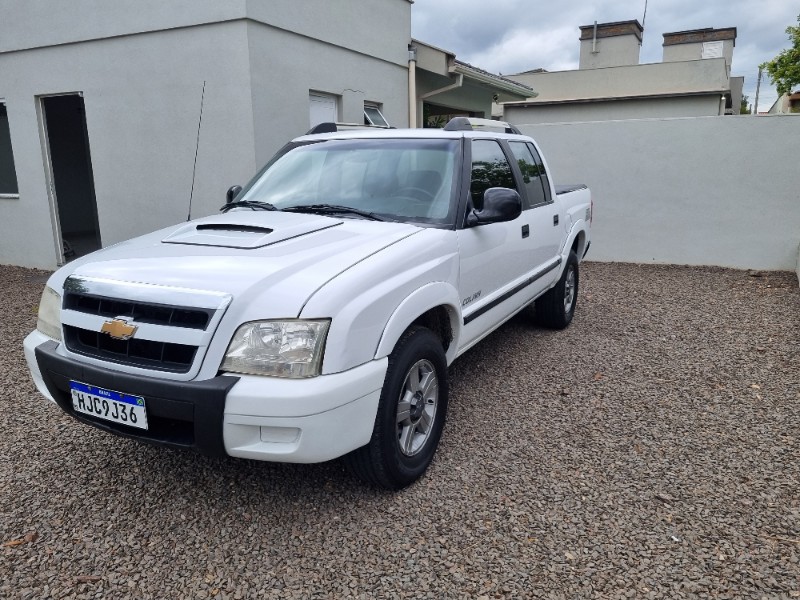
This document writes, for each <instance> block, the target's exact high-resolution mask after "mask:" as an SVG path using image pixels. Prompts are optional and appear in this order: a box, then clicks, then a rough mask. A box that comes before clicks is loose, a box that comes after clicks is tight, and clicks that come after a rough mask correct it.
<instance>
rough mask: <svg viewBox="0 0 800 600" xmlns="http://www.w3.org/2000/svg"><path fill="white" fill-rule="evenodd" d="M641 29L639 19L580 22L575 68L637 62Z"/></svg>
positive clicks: (633, 63)
mask: <svg viewBox="0 0 800 600" xmlns="http://www.w3.org/2000/svg"><path fill="white" fill-rule="evenodd" d="M643 33H644V29H643V28H642V26H641V24H639V21H636V20H634V21H617V22H615V23H596V24H594V25H582V26H581V37H580V41H581V58H580V66H579V67H578V68H579V69H598V68H601V67H621V66H623V65H638V64H639V50H641V48H642V34H643Z"/></svg>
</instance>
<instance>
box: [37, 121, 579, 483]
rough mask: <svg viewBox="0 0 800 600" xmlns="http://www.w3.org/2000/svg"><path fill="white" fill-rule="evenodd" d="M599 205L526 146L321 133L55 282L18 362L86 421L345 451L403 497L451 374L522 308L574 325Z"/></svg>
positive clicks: (509, 136)
mask: <svg viewBox="0 0 800 600" xmlns="http://www.w3.org/2000/svg"><path fill="white" fill-rule="evenodd" d="M592 210H593V205H592V198H591V194H590V192H589V190H588V189H587V188H586V187H585V186H580V185H578V186H567V187H564V188H557V187H555V186H554V185H553V182H552V180H551V176H550V172H549V170H548V167H547V163H546V161H545V160H544V158H543V157H542V154H541V152H540V150H539V148H538V146H537V145H536V143H535V142H534V140H532V139H531V138H530V137H527V136H524V135H521V134H520V133H519V131H518V130H517V129H516V128H515V127H513V126H511V125H508V124H507V123H502V122H498V121H485V120H476V119H467V118H463V117H458V118H455V119H453V120H452V121H451V122H450V123H448V125H447V126H446V127H445V128H444V129H439V130H433V129H407V130H401V129H358V130H356V129H350V130H343V129H342V128H341V127H338V126H336V125H335V124H331V123H328V124H322V125H320V126H317V127H316V128H315V129H314V130H312V132H311V133H310V134H308V135H305V136H302V137H299V138H297V139H295V140H293V141H291V142H290V143H288V144H287V145H286V146H284V147H283V148H282V149H281V150H280V151H279V152H278V153H277V154H276V156H275V157H274V158H272V159H271V160H270V161H269V163H268V164H267V165H266V166H265V167H264V168H263V169H262V170H261V171H260V172H259V173H258V174H257V175H256V176H255V177H254V178H253V179H252V180H251V181H250V182H249V183H248V184H247V185H246V186H245V187H244V188H240V187H239V186H234V187H232V188H231V189H230V190H229V191H228V197H227V202H226V204H225V205H224V206H223V207H222V208H221V211H220V214H218V215H215V216H209V217H205V218H199V219H196V220H192V221H189V222H186V223H183V224H179V225H175V226H172V227H169V228H167V229H163V230H161V231H156V232H155V233H151V234H148V235H144V236H142V237H138V238H136V239H132V240H130V241H127V242H123V243H120V244H117V245H115V246H112V247H109V248H105V249H102V250H99V251H97V252H95V253H93V254H90V255H87V256H84V257H81V258H79V259H77V260H74V261H73V262H70V263H68V264H67V265H65V266H64V267H62V268H60V269H59V270H58V271H56V272H55V273H54V274H53V275H52V276H51V277H50V279H49V281H48V283H47V286H46V288H45V290H44V292H43V295H42V300H41V304H40V307H39V316H38V322H37V328H36V330H35V331H34V332H32V333H31V334H30V335H28V337H27V338H26V339H25V342H24V347H25V355H26V359H27V362H28V365H29V368H30V371H31V374H32V376H33V380H34V382H35V384H36V387H37V388H38V390H39V391H40V392H41V393H42V394H43V395H44V396H45V397H46V398H48V399H49V400H51V401H53V402H55V403H56V404H58V406H59V407H60V408H61V409H63V410H64V411H65V412H66V413H68V414H69V415H71V416H72V417H74V418H75V419H77V420H79V421H82V422H83V423H86V424H89V425H92V426H94V427H97V428H100V429H103V430H105V431H107V432H111V433H114V434H117V435H121V436H125V437H129V438H136V439H138V440H143V441H147V442H150V443H154V444H159V445H165V446H171V447H181V448H189V449H194V450H197V451H200V452H203V453H206V454H211V455H219V456H225V455H228V456H233V457H241V458H249V459H256V460H265V461H282V462H298V463H311V462H320V461H327V460H330V459H334V458H337V457H342V456H344V457H345V459H344V460H345V462H346V463H347V465H348V466H349V467H350V468H351V469H352V470H353V472H354V473H356V474H357V475H358V476H359V477H360V478H362V479H363V480H364V481H366V482H368V483H371V484H374V485H377V486H381V487H385V488H388V489H399V488H402V487H404V486H407V485H409V484H410V483H412V482H413V481H414V480H416V479H417V478H418V477H420V476H421V475H422V474H423V473H424V472H425V470H426V469H427V467H428V466H429V464H430V463H431V461H432V460H433V456H434V453H435V451H436V448H437V446H438V444H439V439H440V436H441V434H442V429H443V427H444V424H445V418H446V413H447V405H448V371H447V369H448V365H449V364H450V363H452V362H453V361H454V360H455V359H456V358H457V357H458V356H459V355H461V354H462V353H464V352H465V351H467V350H468V349H470V348H471V347H473V346H474V345H475V344H477V343H479V342H480V341H481V339H482V338H484V337H486V336H487V335H488V334H489V333H491V332H492V331H493V330H495V329H496V328H497V327H499V326H500V325H501V324H502V323H504V322H505V321H507V320H508V319H510V318H511V317H512V316H514V315H515V314H516V313H518V312H520V311H522V310H523V309H526V308H528V307H533V308H532V310H530V313H531V314H532V316H533V318H535V319H536V320H537V321H538V322H539V323H541V324H542V325H543V326H545V327H550V328H556V329H560V328H564V327H566V326H567V325H569V323H570V321H571V320H572V318H573V314H574V312H575V307H576V303H577V300H578V282H579V277H578V272H579V264H580V262H581V260H582V259H583V257H584V256H585V254H586V252H587V251H588V249H589V242H590V228H591V221H592Z"/></svg>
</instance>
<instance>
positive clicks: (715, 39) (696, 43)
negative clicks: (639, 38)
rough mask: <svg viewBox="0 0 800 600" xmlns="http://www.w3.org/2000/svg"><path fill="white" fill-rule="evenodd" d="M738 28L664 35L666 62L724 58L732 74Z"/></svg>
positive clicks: (697, 30) (664, 58) (696, 30)
mask: <svg viewBox="0 0 800 600" xmlns="http://www.w3.org/2000/svg"><path fill="white" fill-rule="evenodd" d="M735 45H736V27H725V28H723V29H711V28H708V29H692V30H690V31H676V32H674V33H665V34H664V57H663V59H662V60H663V61H664V62H675V61H682V60H701V59H703V58H724V59H725V64H726V66H727V67H728V75H730V72H731V62H732V61H733V47H734V46H735Z"/></svg>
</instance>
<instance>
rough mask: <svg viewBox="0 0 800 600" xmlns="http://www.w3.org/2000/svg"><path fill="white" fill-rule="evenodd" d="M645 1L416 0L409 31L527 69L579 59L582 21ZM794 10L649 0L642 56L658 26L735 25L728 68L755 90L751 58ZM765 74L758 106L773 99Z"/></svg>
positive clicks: (773, 47)
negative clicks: (732, 52)
mask: <svg viewBox="0 0 800 600" xmlns="http://www.w3.org/2000/svg"><path fill="white" fill-rule="evenodd" d="M644 7H645V2H644V0H639V1H633V2H630V1H629V2H619V1H616V2H615V1H612V0H597V1H595V2H592V3H586V2H581V1H579V0H562V1H561V2H556V3H545V2H539V1H535V0H533V1H532V0H495V1H494V2H493V3H491V4H490V5H489V6H488V7H487V4H486V3H485V2H484V1H482V0H481V1H479V0H416V3H415V4H414V5H413V6H412V9H411V14H412V27H411V31H412V35H413V36H414V37H415V38H417V39H419V40H421V41H424V42H427V43H430V44H433V45H435V46H439V47H441V48H444V49H446V50H449V51H452V52H454V53H455V54H456V56H457V57H458V58H459V59H460V60H463V61H466V62H469V63H471V64H473V65H475V66H477V67H480V68H482V69H486V70H488V71H492V72H495V73H506V74H508V73H515V72H519V71H524V70H527V69H533V68H540V67H541V68H545V69H548V70H550V71H556V70H563V69H574V68H577V65H578V53H579V45H578V36H579V33H580V32H579V29H578V28H579V27H580V26H581V25H591V24H592V23H593V22H594V21H595V20H596V21H598V22H600V23H604V22H611V21H627V20H631V19H638V20H639V21H640V22H641V21H642V18H643V17H644ZM798 12H800V7H798V5H797V3H796V0H761V1H760V2H753V1H752V0H706V1H705V2H703V3H698V2H697V0H648V3H647V16H646V20H645V34H644V40H643V44H642V51H641V55H640V61H641V62H643V63H644V62H660V61H661V56H662V51H663V50H662V43H663V37H662V34H663V33H669V32H674V31H685V30H687V29H701V28H705V27H717V28H718V27H736V28H737V33H738V38H737V40H736V48H735V50H734V55H733V57H734V58H733V74H734V75H743V76H744V77H745V90H744V93H745V94H747V95H748V96H750V100H751V102H752V101H753V100H754V97H755V86H756V80H757V75H758V65H759V64H760V63H762V62H764V61H766V60H770V59H771V58H773V57H774V56H775V55H776V54H777V53H778V52H779V51H780V50H781V49H783V48H786V47H788V45H789V42H788V40H787V39H786V34H785V33H784V30H785V29H786V27H787V26H789V25H793V24H795V22H796V19H797V13H798ZM776 97H777V96H776V94H775V91H774V88H773V87H772V86H771V85H770V84H769V81H768V80H767V79H766V77H765V78H764V80H763V81H762V86H761V100H760V102H759V108H760V109H761V110H767V109H768V108H769V106H770V105H771V104H772V102H773V101H774V100H775V98H776Z"/></svg>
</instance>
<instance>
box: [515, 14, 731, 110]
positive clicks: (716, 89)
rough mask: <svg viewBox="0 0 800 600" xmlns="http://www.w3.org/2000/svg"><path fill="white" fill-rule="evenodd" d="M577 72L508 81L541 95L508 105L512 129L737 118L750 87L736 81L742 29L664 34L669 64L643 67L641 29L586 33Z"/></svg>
mask: <svg viewBox="0 0 800 600" xmlns="http://www.w3.org/2000/svg"><path fill="white" fill-rule="evenodd" d="M580 30H581V36H580V65H579V68H578V70H574V71H557V72H548V71H545V70H543V69H536V70H533V71H526V72H523V73H518V74H516V75H509V78H510V79H513V80H514V81H518V82H520V83H524V84H526V85H528V86H530V87H532V88H533V89H535V90H536V92H538V96H537V97H535V98H530V99H527V100H525V101H522V102H507V103H505V104H504V105H503V110H504V112H503V114H504V118H505V119H506V120H508V121H511V122H514V123H531V124H533V123H552V122H568V121H605V120H616V119H639V118H654V117H696V116H711V115H721V114H738V113H739V106H740V101H741V94H742V85H743V83H744V79H743V78H741V77H731V71H730V69H731V60H732V58H733V47H734V44H735V41H736V28H735V27H731V28H726V29H697V30H693V31H682V32H676V33H665V34H664V46H663V47H664V54H663V61H662V62H660V63H652V64H639V51H640V49H641V43H642V35H643V33H644V30H643V28H642V26H641V25H640V24H639V22H638V21H635V20H634V21H621V22H615V23H603V24H596V25H586V26H582V27H581V28H580Z"/></svg>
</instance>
